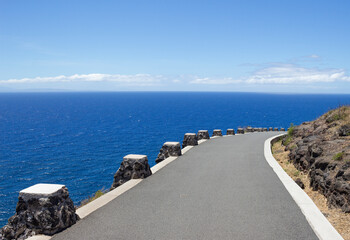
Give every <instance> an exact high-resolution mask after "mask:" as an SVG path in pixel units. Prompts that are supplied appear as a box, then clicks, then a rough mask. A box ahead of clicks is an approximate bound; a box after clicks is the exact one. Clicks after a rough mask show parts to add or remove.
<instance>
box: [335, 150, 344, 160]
mask: <svg viewBox="0 0 350 240" xmlns="http://www.w3.org/2000/svg"><path fill="white" fill-rule="evenodd" d="M343 157H344V153H343V152H339V153H337V154H335V155H334V156H333V160H335V161H341V160H343Z"/></svg>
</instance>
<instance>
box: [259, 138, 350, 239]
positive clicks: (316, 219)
mask: <svg viewBox="0 0 350 240" xmlns="http://www.w3.org/2000/svg"><path fill="white" fill-rule="evenodd" d="M285 134H286V133H284V134H280V135H277V136H274V137H270V138H268V139H267V140H266V141H265V144H264V156H265V159H266V161H267V162H268V164H269V165H270V166H271V168H272V169H273V171H274V172H275V173H276V175H277V176H278V178H279V179H280V180H281V182H282V184H283V185H284V187H285V188H286V189H287V191H288V192H289V194H290V195H291V196H292V198H293V200H294V201H295V203H296V204H297V205H298V206H299V208H300V210H301V212H302V213H303V214H304V216H305V218H306V220H307V221H308V223H309V225H310V226H311V228H312V230H313V231H314V232H315V234H316V236H317V237H318V238H319V239H321V240H329V239H332V240H338V239H339V240H341V239H342V240H344V239H343V237H342V236H341V235H340V234H339V233H338V232H337V230H336V229H335V228H334V227H333V226H332V224H331V223H330V222H329V221H328V220H327V218H326V217H325V216H324V215H323V214H322V213H321V211H320V210H319V209H318V207H317V206H316V204H315V203H314V202H313V201H312V200H311V198H310V197H309V196H308V195H307V194H306V193H305V192H304V190H302V189H301V188H300V187H299V186H298V185H297V184H296V183H295V182H294V180H293V179H292V178H291V177H289V175H288V174H287V173H286V172H285V171H284V170H283V168H282V167H281V166H280V165H279V163H278V162H277V160H276V159H275V158H274V157H273V155H272V152H271V141H273V140H274V139H276V138H278V137H281V136H283V135H285Z"/></svg>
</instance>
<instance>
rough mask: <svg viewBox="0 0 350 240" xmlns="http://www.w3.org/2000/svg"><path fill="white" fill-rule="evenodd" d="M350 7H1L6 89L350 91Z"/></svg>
mask: <svg viewBox="0 0 350 240" xmlns="http://www.w3.org/2000/svg"><path fill="white" fill-rule="evenodd" d="M349 26H350V1H347V0H336V1H311V0H308V1H305V0H295V1H281V0H278V1H277V0H276V1H274V0H273V1H272V0H265V1H260V0H259V1H258V0H256V1H249V0H245V1H243V0H242V1H232V0H231V1H223V0H216V1H203V0H202V1H189V0H187V1H182V0H177V1H167V0H162V1H153V0H150V1H134V0H128V1H121V0H120V1H119V0H113V1H112V0H109V1H108V0H105V1H86V0H85V1H78V0H76V1H64V0H63V1H47V0H43V1H39V0H33V1H25V0H23V1H17V0H2V1H0V91H62V90H63V91H244V92H297V93H350V65H349V63H350V61H349V57H350V47H349V43H350V31H349Z"/></svg>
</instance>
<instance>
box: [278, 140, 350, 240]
mask: <svg viewBox="0 0 350 240" xmlns="http://www.w3.org/2000/svg"><path fill="white" fill-rule="evenodd" d="M284 148H285V147H284V146H283V145H282V143H281V141H279V142H277V143H275V144H274V145H273V146H272V152H273V156H274V157H275V159H276V160H277V162H278V163H279V164H280V165H281V167H282V168H283V169H284V171H286V172H287V173H288V175H289V176H290V177H291V178H292V179H293V180H296V179H297V178H300V179H301V181H302V182H303V183H304V185H305V189H304V191H305V192H306V193H307V195H309V197H310V198H311V199H312V200H313V201H314V203H315V204H316V206H317V207H318V208H319V209H320V210H321V212H322V213H323V214H324V215H325V216H326V218H327V219H328V221H329V222H330V223H331V224H332V225H333V227H334V228H335V229H336V230H337V231H338V232H339V233H340V235H342V237H343V238H344V239H345V240H350V214H349V213H344V212H342V211H341V210H340V209H336V208H329V207H328V205H327V199H326V198H325V197H324V196H323V195H322V194H321V193H319V192H317V191H313V190H312V189H311V188H310V180H309V178H308V175H307V173H303V172H299V171H298V170H297V169H296V168H295V167H294V165H293V164H292V163H290V162H289V157H288V154H289V151H284Z"/></svg>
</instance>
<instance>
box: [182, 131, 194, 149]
mask: <svg viewBox="0 0 350 240" xmlns="http://www.w3.org/2000/svg"><path fill="white" fill-rule="evenodd" d="M197 145H198V137H197V135H196V134H195V133H186V134H185V136H184V140H183V142H182V148H185V147H187V146H197Z"/></svg>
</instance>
